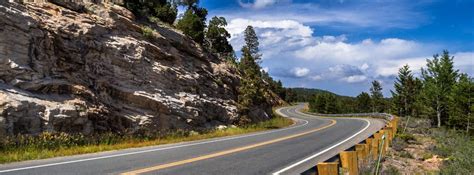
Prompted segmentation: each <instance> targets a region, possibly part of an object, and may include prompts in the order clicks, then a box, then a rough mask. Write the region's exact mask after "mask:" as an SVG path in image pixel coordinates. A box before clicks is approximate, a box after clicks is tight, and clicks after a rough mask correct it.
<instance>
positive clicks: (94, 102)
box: [0, 1, 266, 136]
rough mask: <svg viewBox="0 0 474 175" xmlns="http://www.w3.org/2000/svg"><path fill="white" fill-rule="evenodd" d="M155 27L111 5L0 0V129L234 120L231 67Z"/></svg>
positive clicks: (158, 126)
mask: <svg viewBox="0 0 474 175" xmlns="http://www.w3.org/2000/svg"><path fill="white" fill-rule="evenodd" d="M81 9H82V8H81ZM154 28H155V30H156V32H155V33H154V37H152V38H145V37H144V36H143V34H142V30H141V26H140V25H139V24H137V23H135V22H134V21H133V14H131V13H130V12H129V11H128V10H126V9H124V8H122V7H120V6H117V5H95V4H88V5H86V6H84V9H83V10H81V11H73V10H71V8H64V7H62V6H58V5H55V4H52V3H41V4H26V5H21V4H16V3H6V2H3V1H2V2H0V136H1V135H5V134H18V133H23V134H35V133H39V132H42V131H64V132H82V133H86V134H87V133H94V132H99V131H117V132H124V131H131V132H133V131H137V130H140V129H144V128H145V129H151V130H172V129H178V128H179V129H189V128H206V127H207V128H208V127H213V126H218V125H221V124H230V123H236V120H238V115H237V108H236V99H237V89H236V88H237V86H238V84H239V75H238V74H239V73H238V72H237V71H236V69H235V68H233V66H232V65H230V64H227V63H226V61H224V60H222V59H219V58H217V57H215V56H213V55H211V54H209V53H207V52H205V51H203V49H201V48H200V46H199V45H197V44H195V43H194V42H193V41H191V40H190V39H188V38H187V37H184V36H183V35H182V34H180V33H179V32H177V31H175V30H174V29H172V28H169V27H165V26H155V27H154ZM255 113H258V114H257V116H255V117H256V118H255V120H260V119H263V118H265V117H266V115H262V111H255ZM258 117H262V118H260V119H259V118H258Z"/></svg>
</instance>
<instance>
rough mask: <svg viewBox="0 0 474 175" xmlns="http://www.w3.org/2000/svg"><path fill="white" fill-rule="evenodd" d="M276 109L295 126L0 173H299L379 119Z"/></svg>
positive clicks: (7, 167)
mask: <svg viewBox="0 0 474 175" xmlns="http://www.w3.org/2000/svg"><path fill="white" fill-rule="evenodd" d="M302 107H303V106H302V105H298V106H292V107H285V108H280V109H278V110H277V112H279V113H280V114H281V115H284V116H286V117H291V118H293V119H294V120H295V121H296V122H295V124H294V125H292V126H290V127H287V128H284V129H278V130H270V131H264V132H258V133H252V134H246V135H239V136H231V137H222V138H215V139H206V140H199V141H192V142H184V143H178V144H168V145H160V146H151V147H143V148H132V149H125V150H118V151H108V152H101V153H94V154H85V155H78V156H68V157H59V158H51V159H44V160H34V161H25V162H17V163H11V164H2V165H0V174H2V175H3V174H44V175H54V174H173V175H176V174H298V173H301V172H303V171H305V170H307V169H309V168H311V167H313V166H315V165H316V163H317V162H321V161H324V160H326V159H328V158H331V157H333V156H334V155H337V153H338V152H339V151H342V150H345V149H347V148H350V147H352V146H353V145H354V144H356V143H359V142H360V141H362V140H364V139H366V138H367V137H368V136H370V135H372V134H373V133H375V132H376V131H378V130H379V129H380V128H382V127H383V125H384V122H383V120H380V119H356V118H321V117H317V116H312V115H308V114H303V113H301V112H299V109H301V108H302Z"/></svg>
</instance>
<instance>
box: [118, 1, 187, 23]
mask: <svg viewBox="0 0 474 175" xmlns="http://www.w3.org/2000/svg"><path fill="white" fill-rule="evenodd" d="M123 5H124V6H125V8H127V9H129V10H130V11H131V12H132V13H133V14H134V15H135V16H136V17H137V18H139V19H148V18H149V17H157V18H158V19H160V20H161V21H163V22H166V23H169V24H173V22H174V21H175V20H176V16H177V14H178V9H177V8H176V4H175V3H171V2H170V1H167V0H125V1H124V3H123Z"/></svg>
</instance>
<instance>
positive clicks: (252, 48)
mask: <svg viewBox="0 0 474 175" xmlns="http://www.w3.org/2000/svg"><path fill="white" fill-rule="evenodd" d="M244 36H245V45H246V46H247V48H248V49H249V52H250V55H252V57H254V58H255V60H256V61H257V62H258V61H260V57H261V55H260V54H259V53H258V52H259V49H258V46H259V42H258V37H257V34H256V33H255V30H254V29H253V27H252V26H247V28H246V29H245V31H244Z"/></svg>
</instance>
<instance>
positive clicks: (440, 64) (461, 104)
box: [308, 51, 474, 174]
mask: <svg viewBox="0 0 474 175" xmlns="http://www.w3.org/2000/svg"><path fill="white" fill-rule="evenodd" d="M420 72H421V75H419V76H415V74H414V73H413V72H412V70H411V69H410V66H409V65H405V66H403V67H401V68H400V69H399V72H398V77H397V78H396V80H395V82H394V90H393V91H391V94H392V97H391V98H384V96H383V94H382V86H381V84H380V82H378V81H377V80H374V81H372V83H371V85H372V86H371V88H370V89H369V92H362V93H360V94H359V95H358V96H357V97H355V98H351V97H344V96H338V95H336V94H334V93H330V92H320V93H316V94H314V95H313V96H312V97H311V98H309V99H308V101H309V111H310V112H316V113H325V114H334V113H367V112H369V113H370V112H385V113H391V114H395V115H397V116H400V118H401V121H402V122H401V123H400V126H399V128H400V129H399V130H398V133H397V134H396V137H395V139H394V141H393V145H392V153H391V154H390V155H389V156H388V157H387V158H386V161H385V162H384V168H383V171H384V172H385V173H386V174H397V172H400V174H416V173H420V174H425V173H441V174H472V172H474V159H472V157H474V130H473V128H472V121H473V120H474V117H473V115H472V113H473V112H474V103H473V102H474V78H473V77H469V75H467V74H465V73H462V72H459V70H456V69H454V57H453V56H451V55H450V54H449V52H448V51H443V53H441V54H435V55H434V56H433V58H431V59H427V60H426V66H425V67H424V68H422V69H421V71H420Z"/></svg>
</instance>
